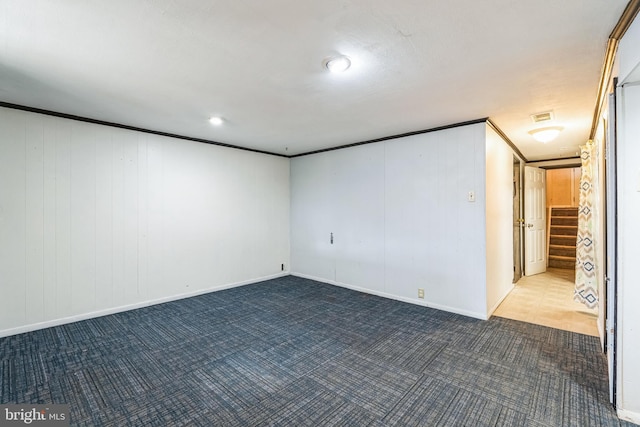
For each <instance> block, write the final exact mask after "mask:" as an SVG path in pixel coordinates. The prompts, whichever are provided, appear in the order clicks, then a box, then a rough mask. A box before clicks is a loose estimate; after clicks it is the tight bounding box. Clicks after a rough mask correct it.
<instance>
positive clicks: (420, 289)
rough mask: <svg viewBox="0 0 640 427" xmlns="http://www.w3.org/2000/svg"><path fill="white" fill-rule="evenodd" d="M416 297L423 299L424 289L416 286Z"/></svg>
mask: <svg viewBox="0 0 640 427" xmlns="http://www.w3.org/2000/svg"><path fill="white" fill-rule="evenodd" d="M418 298H421V299H424V289H422V288H418Z"/></svg>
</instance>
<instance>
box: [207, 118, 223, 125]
mask: <svg viewBox="0 0 640 427" xmlns="http://www.w3.org/2000/svg"><path fill="white" fill-rule="evenodd" d="M222 122H224V120H222V117H218V116H213V117H211V118H210V119H209V123H211V124H212V125H214V126H220V125H221V124H222Z"/></svg>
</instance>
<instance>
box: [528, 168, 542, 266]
mask: <svg viewBox="0 0 640 427" xmlns="http://www.w3.org/2000/svg"><path fill="white" fill-rule="evenodd" d="M546 205H547V202H546V196H545V171H544V169H540V168H535V167H532V166H525V167H524V224H525V225H524V226H525V228H524V257H525V259H524V274H525V276H531V275H533V274H539V273H544V272H545V271H546V270H547V257H546V255H547V250H546V243H547V239H546V232H545V231H546V230H545V228H546V221H545V219H546V210H547V206H546Z"/></svg>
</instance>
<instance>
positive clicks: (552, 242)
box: [547, 208, 578, 270]
mask: <svg viewBox="0 0 640 427" xmlns="http://www.w3.org/2000/svg"><path fill="white" fill-rule="evenodd" d="M577 235H578V208H551V220H550V222H549V258H548V262H547V265H548V267H555V268H567V269H572V270H573V269H575V268H576V236H577Z"/></svg>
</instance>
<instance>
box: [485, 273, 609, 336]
mask: <svg viewBox="0 0 640 427" xmlns="http://www.w3.org/2000/svg"><path fill="white" fill-rule="evenodd" d="M574 275H575V273H574V271H573V270H562V269H559V268H549V269H548V270H547V272H546V273H542V274H536V275H535V276H527V277H523V278H521V279H520V280H519V281H518V283H516V284H515V286H514V288H513V290H512V291H511V293H509V295H507V297H506V298H505V299H504V301H502V304H500V306H499V307H498V308H497V309H496V311H495V312H494V313H493V315H494V316H498V317H506V318H507V319H513V320H520V321H523V322H528V323H534V324H536V325H543V326H549V327H551V328H556V329H563V330H565V331H572V332H578V333H580V334H586V335H594V336H597V335H598V327H597V323H596V322H597V318H598V310H597V309H589V308H587V307H586V306H584V305H582V304H581V303H579V302H576V301H574V300H573V287H574V284H573V283H574V282H573V281H574Z"/></svg>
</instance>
